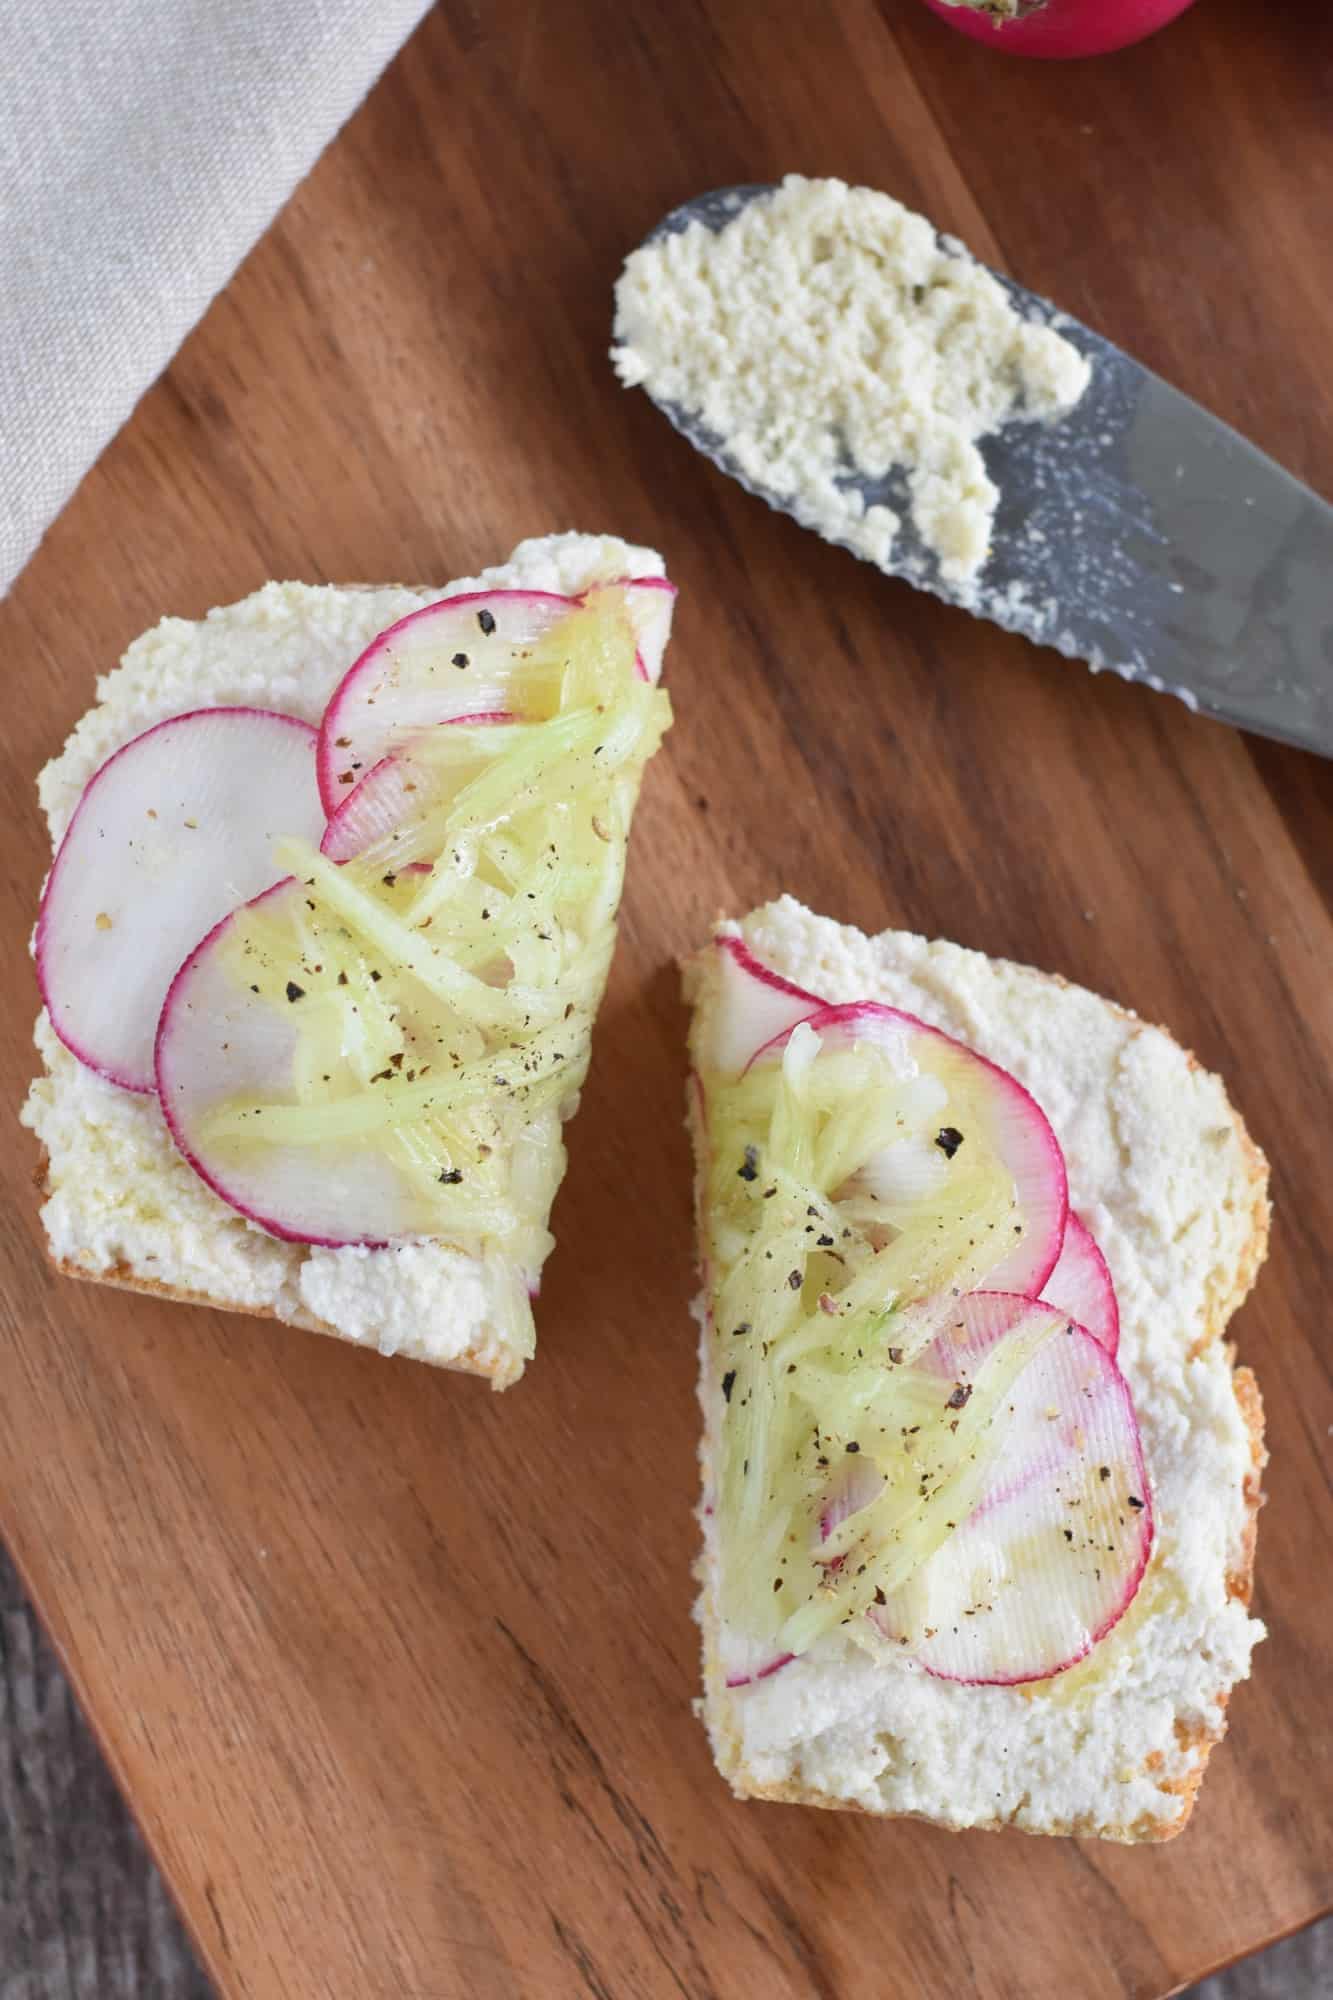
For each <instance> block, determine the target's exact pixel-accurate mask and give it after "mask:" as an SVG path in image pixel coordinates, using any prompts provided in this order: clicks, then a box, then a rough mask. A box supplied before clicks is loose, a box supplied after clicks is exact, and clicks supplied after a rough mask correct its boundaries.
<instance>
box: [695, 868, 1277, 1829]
mask: <svg viewBox="0 0 1333 2000" xmlns="http://www.w3.org/2000/svg"><path fill="white" fill-rule="evenodd" d="M742 928H743V930H744V934H745V937H746V940H747V942H748V943H749V945H750V947H751V949H752V950H753V951H755V952H756V953H757V954H758V956H759V957H760V958H762V959H763V960H764V961H765V962H766V963H768V964H769V965H772V966H774V967H775V968H776V969H777V970H778V971H779V972H781V973H783V974H785V975H786V976H787V977H788V978H790V979H792V980H794V981H796V982H797V983H798V984H799V985H803V986H807V987H809V988H810V989H812V990H813V991H815V992H817V993H819V994H821V995H822V996H825V997H827V998H828V999H830V1000H833V1001H848V1000H859V999H873V1000H879V1001H882V1002H886V1003H888V1004H889V1005H892V1006H898V1007H902V1008H905V1009H906V1010H907V1011H909V1012H911V1013H914V1014H917V1015H919V1016H920V1017H921V1018H922V1019H924V1020H927V1021H930V1022H932V1023H934V1024H935V1025H937V1026H938V1027H941V1028H944V1029H946V1030H948V1031H949V1032H950V1033H952V1034H955V1035H957V1036H959V1037H960V1038H961V1039H962V1040H964V1041H967V1042H969V1043H970V1044H971V1045H972V1046H973V1047H975V1048H977V1049H978V1050H980V1051H981V1052H982V1053H983V1054H984V1055H987V1056H989V1057H991V1058H992V1059H993V1060H994V1061H995V1062H997V1063H1000V1064H1002V1065H1003V1066H1004V1067H1005V1068H1006V1069H1009V1070H1011V1071H1012V1072H1013V1073H1014V1074H1015V1075H1016V1076H1017V1077H1019V1078H1020V1079H1021V1081H1022V1082H1023V1083H1025V1084H1026V1085H1027V1087H1028V1089H1029V1090H1031V1091H1032V1093H1033V1095H1034V1096H1035V1097H1036V1098H1037V1099H1038V1101H1039V1102H1040V1103H1041V1104H1042V1105H1043V1107H1044V1108H1045V1110H1046V1112H1047V1113H1048V1115H1049V1117H1050V1119H1051V1122H1052V1124H1053V1126H1054V1127H1055V1130H1056V1133H1057V1134H1058V1136H1059V1138H1060V1140H1061V1143H1062V1144H1063V1146H1064V1149H1065V1155H1066V1158H1067V1161H1068V1167H1069V1181H1070V1197H1071V1201H1072V1202H1073V1205H1074V1207H1075V1208H1076V1209H1077V1210H1078V1212H1079V1213H1080V1214H1081V1215H1082V1216H1083V1217H1084V1218H1085V1219H1086V1221H1087V1222H1088V1224H1089V1225H1090V1227H1091V1228H1092V1229H1093V1231H1094V1232H1095V1234H1096V1236H1097V1239H1098V1241H1099V1243H1100V1244H1101V1246H1102V1249H1103V1250H1104V1252H1105V1254H1106V1257H1107V1260H1108V1262H1109V1264H1110V1267H1111V1271H1112V1274H1113V1276H1114V1278H1115V1282H1116V1288H1117V1292H1118V1294H1119V1300H1120V1310H1121V1323H1122V1336H1121V1348H1120V1357H1119V1358H1120V1363H1121V1366H1122V1367H1123V1369H1124V1371H1125V1373H1126V1376H1127V1377H1128V1379H1129V1382H1130V1384H1131V1386H1132V1388H1133V1390H1134V1396H1135V1401H1136V1405H1137V1409H1138V1414H1139V1422H1140V1426H1141V1431H1142V1437H1143V1446H1144V1454H1145V1458H1146V1462H1147V1465H1148V1469H1149V1473H1150V1476H1151V1479H1152V1482H1153V1490H1154V1500H1155V1506H1156V1517H1157V1525H1158V1538H1157V1545H1156V1551H1155V1554H1154V1558H1153V1562H1152V1565H1151V1567H1150V1570H1149V1573H1148V1577H1147V1579H1146V1580H1145V1583H1144V1585H1143V1586H1142V1588H1141V1590H1140V1592H1139V1596H1138V1598H1137V1599H1136V1602H1135V1604H1134V1606H1133V1607H1132V1608H1131V1610H1130V1612H1129V1613H1128V1614H1127V1615H1126V1617H1125V1618H1124V1619H1123V1620H1122V1621H1121V1623H1120V1624H1119V1625H1118V1626H1116V1627H1115V1628H1114V1630H1113V1631H1112V1632H1111V1634H1110V1635H1109V1636H1108V1637H1107V1638H1106V1639H1105V1640H1104V1641H1103V1642H1102V1643H1101V1645H1099V1646H1098V1647H1097V1648H1096V1649H1095V1651H1094V1653H1093V1654H1092V1655H1091V1656H1090V1658H1089V1660H1088V1661H1087V1662H1086V1663H1085V1664H1084V1665H1083V1666H1081V1667H1078V1668H1075V1669H1073V1670H1071V1671H1070V1672H1069V1673H1067V1674H1065V1675H1062V1676H1060V1677H1058V1678H1057V1679H1056V1680H1054V1681H1052V1682H1049V1683H1046V1684H1045V1685H1044V1686H1041V1687H1035V1688H1022V1687H1017V1688H1005V1687H965V1686H959V1685H957V1684H954V1683H951V1682H946V1681H941V1680H933V1679H931V1678H930V1677H929V1676H928V1675H926V1674H925V1673H923V1672H922V1671H920V1670H919V1669H918V1668H916V1667H915V1666H914V1665H913V1664H912V1663H911V1662H909V1661H901V1660H889V1661H885V1662H879V1661H876V1660H872V1659H871V1658H870V1657H869V1656H868V1655H867V1654H866V1653H865V1652H864V1651H862V1650H861V1649H860V1648H859V1647H857V1646H856V1645H855V1644H854V1642H852V1641H850V1640H847V1639H845V1638H842V1637H834V1638H832V1639H830V1640H828V1641H825V1642H823V1643H821V1644H820V1645H819V1646H818V1647H817V1648H816V1649H815V1650H813V1651H812V1652H811V1653H810V1654H808V1655H806V1656H805V1657H804V1658H802V1659H800V1660H797V1661H794V1662H793V1663H792V1664H791V1665H790V1666H787V1667H785V1668H783V1669H782V1670H781V1671H780V1672H778V1673H776V1674H774V1675H773V1676H772V1677H771V1678H770V1679H768V1680H766V1681H762V1682H759V1683H758V1684H756V1685H754V1686H751V1687H745V1688H739V1689H736V1690H733V1691H731V1692H728V1691H727V1690H726V1689H725V1688H724V1687H723V1686H722V1685H721V1681H720V1677H719V1675H718V1673H717V1669H716V1663H709V1662H706V1673H707V1683H708V1693H707V1700H706V1705H705V1706H706V1717H707V1721H708V1725H709V1729H710V1734H711V1736H712V1739H713V1744H714V1749H715V1752H716V1754H717V1757H718V1761H719V1764H720V1766H721V1768H722V1769H723V1771H724V1772H725V1773H726V1774H727V1775H728V1776H729V1777H731V1778H732V1779H733V1781H736V1782H737V1783H738V1786H739V1789H741V1790H742V1791H745V1790H752V1789H755V1788H757V1787H771V1786H787V1785H790V1786H799V1787H801V1788H803V1789H809V1790H814V1791H818V1792H822V1793H825V1794H827V1795H828V1796H829V1797H831V1798H833V1799H838V1800H843V1801H846V1802H847V1803H849V1804H857V1805H861V1806H864V1807H866V1808H868V1809H870V1810H872V1811H874V1812H880V1813H919V1814H923V1815H926V1816H928V1817H930V1818H933V1819H939V1820H942V1821H944V1822H946V1823H948V1824H950V1825H955V1826H972V1825H982V1824H988V1823H993V1822H996V1821H1001V1822H1009V1823H1014V1824H1017V1825H1020V1826H1022V1827H1025V1828H1027V1829H1029V1830H1030V1831H1033V1832H1050V1831H1058V1830H1062V1829H1066V1828H1068V1827H1070V1826H1071V1825H1081V1826H1082V1827H1084V1828H1086V1829H1087V1830H1093V1829H1094V1828H1097V1827H1104V1828H1112V1827H1118V1828H1125V1827H1129V1826H1131V1825H1133V1823H1134V1822H1135V1821H1136V1820H1138V1819H1140V1818H1141V1817H1144V1816H1146V1817H1147V1818H1150V1819H1158V1820H1171V1819H1172V1818H1174V1817H1175V1816H1176V1814H1177V1813H1178V1811H1179V1809H1180V1804H1181V1801H1180V1800H1179V1799H1178V1798H1176V1797H1174V1796H1172V1795H1169V1794H1164V1793H1163V1791H1162V1790H1161V1783H1162V1781H1163V1780H1171V1779H1178V1778H1180V1777H1182V1776H1184V1775H1185V1774H1186V1773H1188V1772H1189V1771H1190V1770H1191V1769H1192V1768H1193V1767H1194V1765H1195V1763H1196V1762H1197V1759H1198V1755H1199V1741H1198V1739H1199V1736H1200V1734H1201V1733H1202V1732H1207V1733H1209V1734H1216V1733H1217V1732H1219V1730H1220V1728H1221V1723H1222V1714H1221V1701H1222V1700H1223V1699H1224V1697H1225V1695H1226V1693H1227V1691H1228V1690H1229V1689H1230V1688H1231V1686H1232V1685H1233V1684H1234V1683H1235V1682H1236V1681H1238V1680H1241V1679H1244V1678H1245V1676H1246V1675H1247V1674H1248V1672H1249V1661H1250V1652H1251V1648H1252V1647H1253V1646H1254V1644H1255V1643H1256V1641H1258V1640H1259V1639H1260V1638H1262V1637H1263V1636H1264V1628H1263V1626H1262V1625H1261V1624H1260V1623H1259V1622H1258V1621H1257V1620H1255V1619H1253V1618H1251V1617H1250V1616H1249V1615H1248V1613H1247V1612H1246V1610H1245V1608H1244V1606H1243V1605H1241V1604H1240V1603H1238V1602H1236V1601H1234V1600H1233V1599H1232V1598H1231V1596H1230V1595H1229V1593H1228V1588H1227V1579H1228V1575H1229V1574H1230V1573H1232V1572H1234V1571H1236V1570H1237V1569H1239V1568H1240V1567H1241V1565H1242V1557H1243V1541H1244V1535H1245V1528H1246V1518H1247V1516H1246V1505H1245V1499H1244V1492H1243V1488H1244V1482H1245V1477H1246V1473H1247V1471H1248V1469H1249V1464H1250V1451H1249V1441H1248V1435H1247V1432H1246V1428H1245V1424H1244V1421H1243V1419H1242V1416H1241V1412H1240V1409H1239V1407H1238V1405H1237V1401H1236V1397H1235V1393H1234V1390H1233V1386H1232V1377H1231V1370H1230V1367H1229V1365H1228V1356H1227V1353H1226V1350H1225V1347H1224V1345H1223V1343H1222V1342H1221V1341H1220V1340H1217V1339H1213V1340H1211V1342H1209V1341H1208V1338H1207V1337H1208V1335H1209V1333H1210V1332H1211V1331H1212V1330H1213V1329H1214V1327H1215V1324H1216V1318H1215V1315H1216V1310H1217V1306H1218V1303H1219V1301H1220V1299H1222V1298H1224V1297H1226V1296H1228V1295H1229V1294H1230V1293H1231V1292H1232V1291H1233V1289H1234V1285H1235V1279H1236V1274H1237V1273H1238V1272H1239V1271H1240V1270H1241V1269H1242V1268H1243V1265H1244V1260H1245V1257H1246V1253H1247V1247H1248V1245H1249V1241H1250V1237H1251V1234H1252V1231H1253V1227H1254V1206H1255V1197H1254V1191H1253V1187H1252V1183H1251V1176H1250V1167H1249V1163H1248V1161H1247V1159H1246V1156H1245V1153H1244V1151H1243V1148H1242V1144H1241V1141H1240V1138H1239V1135H1238V1133H1237V1130H1236V1126H1235V1121H1234V1119H1233V1117H1232V1115H1231V1113H1230V1110H1229V1107H1228V1105H1227V1101H1226V1097H1225V1094H1224V1092H1223V1089H1222V1086H1221V1084H1220V1083H1219V1081H1218V1080H1217V1078H1216V1077H1213V1076H1210V1075H1209V1074H1208V1073H1207V1072H1206V1071H1204V1070H1202V1069H1199V1068H1196V1067H1194V1066H1192V1064H1191V1061H1190V1059H1189V1057H1188V1056H1187V1055H1186V1053H1185V1051H1184V1050H1182V1049H1180V1048H1179V1047H1177V1045H1176V1044H1175V1043H1174V1042H1172V1041H1171V1039H1170V1037H1169V1036H1167V1035H1165V1034H1163V1033H1162V1031H1161V1030H1160V1029H1157V1028H1153V1027H1149V1026H1147V1025H1145V1024H1144V1023H1142V1022H1140V1021H1138V1020H1137V1019H1135V1018H1134V1017H1133V1016H1129V1015H1126V1014H1124V1013H1122V1012H1121V1011H1119V1010H1118V1009H1116V1008H1114V1007H1112V1006H1111V1005H1109V1004H1108V1003H1107V1002H1106V1001H1104V1000H1101V999H1099V998H1097V997H1096V996H1095V995H1094V994H1091V993H1088V992H1085V991H1083V990H1082V989H1081V988H1079V987H1076V986H1066V985H1063V984H1060V983H1055V982H1052V981H1051V980H1049V979H1048V978H1046V977H1044V976H1043V975H1042V974H1040V973H1037V972H1034V971H1031V970H1029V969H1028V968H1026V967H1023V966H1017V965H1011V964H1007V963H1005V962H1003V961H996V960H992V959H987V958H985V957H983V956H982V955H981V954H980V953H978V952H973V951H965V950H963V949H961V948H960V947H959V946H957V945H952V944H945V943H929V942H927V941H926V940H925V939H924V938H920V937H915V936H912V935H910V934H908V933H905V932H892V931H890V932H886V933H884V935H883V936H881V937H877V938H867V937H865V936H863V935H862V934H861V933H860V932H858V931H855V930H852V929H850V928H844V927H842V926H840V925H837V924H834V923H831V922H829V921H828V920H827V919H825V918H821V917H817V916H814V915H812V914H811V913H810V912H809V911H808V910H805V909H803V908H802V907H801V906H800V904H798V903H796V902H794V901H793V900H792V899H791V898H790V897H784V898H783V899H782V901H780V902H778V903H773V904H770V905H768V906H767V907H766V908H764V909H762V910H758V911H756V912H755V913H754V914H753V915H752V916H751V917H749V918H748V919H747V920H746V921H745V923H744V925H743V927H742ZM705 1004H706V999H705ZM705 1414H706V1417H707V1419H708V1421H709V1423H710V1425H711V1424H713V1423H715V1422H716V1414H717V1413H716V1410H715V1409H709V1408H708V1407H707V1403H706V1405H705ZM710 1450H711V1446H710V1443H709V1440H708V1439H707V1438H706V1439H705V1443H704V1465H705V1473H706V1472H707V1465H708V1460H709V1456H710ZM703 1525H704V1531H705V1545H706V1553H705V1562H704V1571H703V1574H704V1581H705V1599H704V1604H703V1606H702V1607H701V1609H702V1611H703V1615H704V1617H705V1619H706V1618H707V1598H708V1589H709V1576H710V1573H711V1567H712V1560H713V1559H712V1556H711V1550H710V1544H711V1541H712V1537H713V1533H714V1529H713V1523H712V1522H711V1520H709V1519H708V1518H707V1517H705V1518H704V1522H703Z"/></svg>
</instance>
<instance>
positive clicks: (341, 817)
mask: <svg viewBox="0 0 1333 2000" xmlns="http://www.w3.org/2000/svg"><path fill="white" fill-rule="evenodd" d="M472 719H473V720H476V718H475V717H474V718H472ZM495 719H496V720H500V719H501V718H498V717H497V718H495ZM418 779H419V773H417V772H414V769H413V761H412V759H411V757H410V756H406V755H401V756H396V757H381V759H380V761H379V763H378V764H376V765H375V767H374V769H373V770H371V771H368V772H367V773H366V775H365V777H364V778H363V779H362V780H361V782H360V784H359V785H356V786H354V787H353V789H352V790H351V791H350V792H349V793H348V794H347V797H346V798H345V799H344V800H343V802H342V804H341V805H340V806H339V807H338V810H337V811H336V812H335V813H334V815H333V817H332V818H331V819H330V821H329V823H328V825H327V826H326V827H325V829H324V834H323V838H322V839H321V841H320V843H319V851H320V853H321V854H327V856H328V857H329V860H330V861H339V862H342V861H355V860H356V857H357V855H358V854H364V853H365V850H366V849H367V848H368V847H370V846H372V845H373V844H374V843H375V842H376V841H377V840H390V839H392V838H393V836H394V834H395V833H396V832H397V831H398V829H399V828H400V827H405V826H408V825H409V824H410V823H411V820H412V815H413V810H414V807H417V806H418V800H417V788H418Z"/></svg>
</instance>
